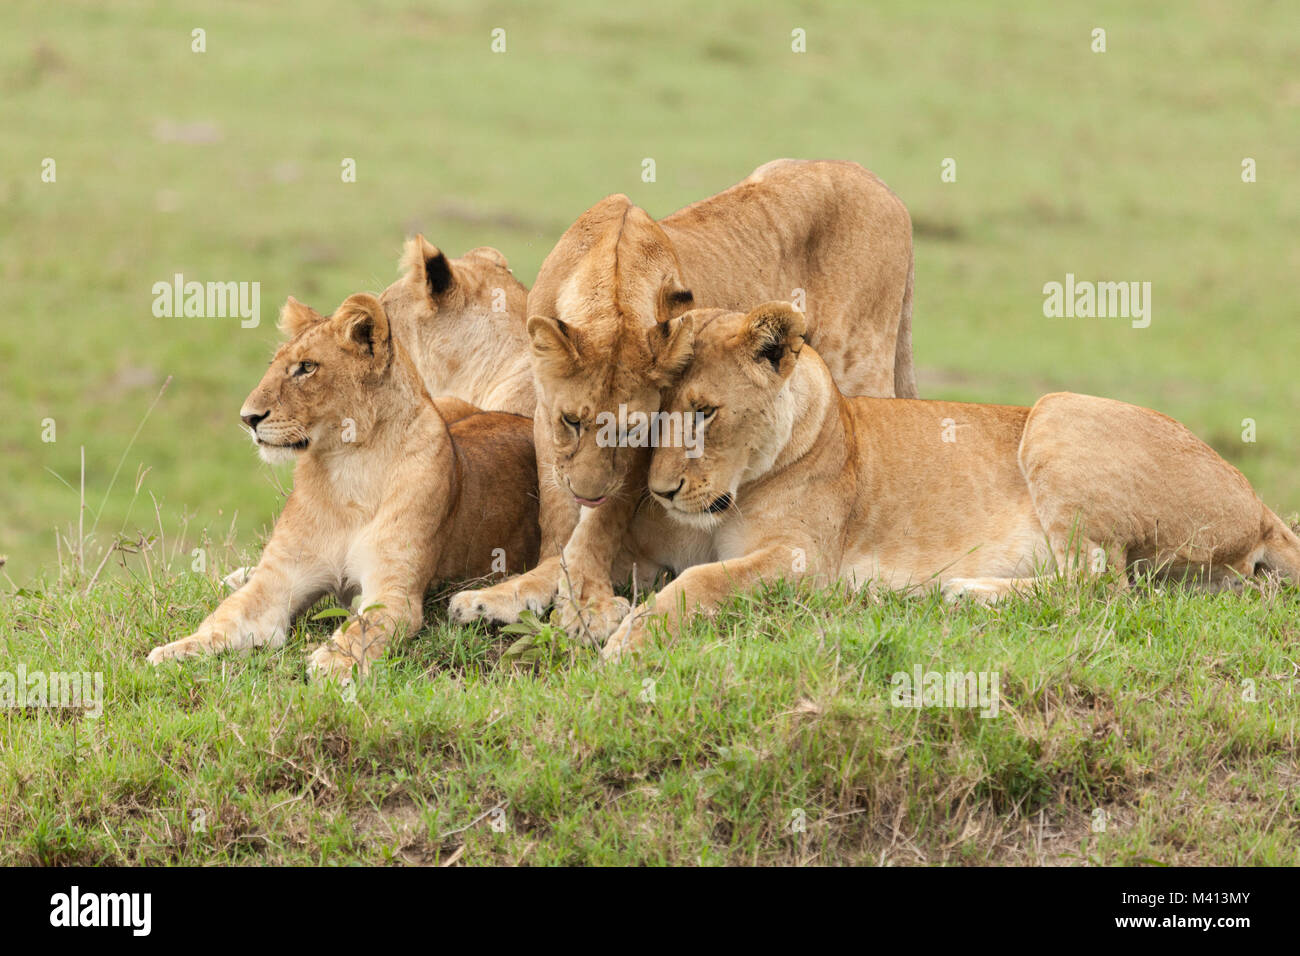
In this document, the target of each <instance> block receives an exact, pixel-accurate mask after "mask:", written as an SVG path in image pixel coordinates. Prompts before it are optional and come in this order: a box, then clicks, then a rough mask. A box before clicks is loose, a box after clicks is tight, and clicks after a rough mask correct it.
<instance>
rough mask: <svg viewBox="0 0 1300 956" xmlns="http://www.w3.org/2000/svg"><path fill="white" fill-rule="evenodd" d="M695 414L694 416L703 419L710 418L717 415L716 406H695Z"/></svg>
mask: <svg viewBox="0 0 1300 956" xmlns="http://www.w3.org/2000/svg"><path fill="white" fill-rule="evenodd" d="M695 414H696V415H702V416H703V417H704V418H712V417H713V416H714V415H716V414H718V406H717V405H697V406H695Z"/></svg>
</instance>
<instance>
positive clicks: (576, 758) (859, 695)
mask: <svg viewBox="0 0 1300 956" xmlns="http://www.w3.org/2000/svg"><path fill="white" fill-rule="evenodd" d="M127 567H128V568H129V569H130V571H131V574H130V575H127V576H123V577H119V579H116V580H114V581H112V582H110V583H108V584H98V585H96V588H95V589H94V590H93V591H92V592H91V593H89V594H88V595H85V596H74V595H75V589H74V588H72V587H70V586H69V582H67V581H65V582H64V584H63V585H62V586H59V585H58V584H57V582H55V583H54V584H53V585H52V586H50V587H48V588H44V589H40V590H37V591H34V592H33V593H30V594H25V595H23V596H19V597H16V598H14V599H13V601H12V603H10V604H7V605H6V606H5V607H4V608H3V609H0V633H2V634H4V635H5V637H4V638H3V640H4V643H5V645H6V646H5V651H6V657H7V658H10V659H21V660H23V661H24V663H25V665H26V667H27V669H28V671H29V672H32V671H35V670H48V671H52V670H57V669H60V668H62V667H66V666H67V662H68V661H69V660H75V661H77V662H78V663H77V666H78V668H80V669H85V670H91V671H96V670H102V672H103V674H104V680H105V684H106V686H107V693H106V699H105V701H104V714H103V716H102V717H101V718H99V719H97V720H96V719H91V718H87V717H82V716H80V715H76V714H75V713H74V712H71V711H61V710H48V709H38V708H30V707H29V708H27V709H25V710H17V711H8V712H6V713H3V714H2V715H0V807H3V808H4V809H3V815H2V816H0V864H4V863H11V864H12V863H44V864H74V863H75V864H104V863H114V864H123V863H262V862H271V863H345V862H366V863H387V862H398V863H412V864H434V863H440V862H446V861H448V860H451V859H453V858H458V859H459V860H460V861H461V862H463V863H466V864H492V863H498V864H499V863H516V862H520V861H526V862H529V863H535V864H543V863H569V864H573V863H674V864H694V863H711V864H765V863H817V864H845V863H851V864H867V863H871V864H881V863H888V864H899V865H901V864H915V863H922V862H924V863H952V864H988V863H1022V864H1029V863H1048V864H1081V863H1093V864H1133V863H1147V862H1158V863H1167V864H1188V863H1198V864H1243V863H1256V864H1294V863H1297V862H1300V851H1297V849H1296V848H1297V846H1300V839H1298V838H1300V826H1298V825H1297V822H1296V821H1297V820H1298V819H1300V791H1297V789H1296V786H1295V782H1296V776H1297V772H1296V771H1297V768H1296V763H1295V753H1296V749H1295V748H1296V730H1297V718H1298V717H1300V696H1297V695H1296V694H1295V693H1294V686H1295V665H1294V663H1293V660H1294V658H1295V649H1296V644H1297V634H1298V628H1297V625H1296V619H1297V611H1298V610H1300V600H1298V599H1297V596H1296V595H1295V593H1294V592H1290V593H1287V592H1279V591H1278V589H1277V588H1276V587H1273V586H1270V585H1267V584H1266V585H1265V586H1264V587H1262V588H1253V589H1251V590H1249V591H1248V592H1247V593H1245V594H1241V595H1220V596H1213V597H1211V596H1204V595H1188V594H1185V593H1182V592H1180V591H1170V592H1167V593H1151V592H1149V591H1147V590H1146V589H1143V588H1138V589H1135V590H1132V591H1130V592H1127V593H1113V592H1111V591H1110V590H1109V589H1108V587H1107V586H1106V585H1105V584H1098V585H1095V586H1093V587H1091V588H1087V589H1077V588H1071V587H1065V586H1062V585H1052V586H1048V587H1046V588H1045V589H1044V591H1043V592H1042V593H1041V594H1038V595H1035V596H1033V597H1031V598H1028V599H1026V600H1023V601H1015V602H1012V603H1009V604H1007V605H1005V606H1003V607H1001V608H998V609H986V608H981V607H975V606H964V607H959V608H957V609H952V608H948V607H945V606H944V605H943V604H942V603H941V602H940V601H938V600H937V599H934V598H924V599H923V598H915V597H913V598H905V597H898V596H890V597H888V598H886V599H884V600H882V601H873V600H872V599H869V598H865V597H861V596H849V595H845V594H842V593H820V594H817V593H807V592H795V591H794V590H793V589H791V588H788V587H773V588H769V589H767V590H766V591H765V592H762V593H756V594H752V595H742V596H738V597H737V598H736V599H735V600H734V601H733V602H732V604H731V605H730V606H729V607H728V608H727V609H726V610H725V611H724V613H722V615H721V616H720V617H719V618H718V619H717V620H716V622H714V624H713V625H707V624H704V623H700V624H698V625H696V626H695V627H693V628H692V629H691V630H690V632H689V633H688V634H685V635H683V636H682V637H681V639H680V640H678V641H677V642H675V643H674V644H673V645H672V646H670V647H668V648H656V649H654V650H652V651H650V652H648V653H647V654H645V655H644V656H643V657H641V658H639V659H637V660H634V661H632V662H629V663H625V664H620V665H616V666H611V667H602V666H600V665H599V663H598V660H597V657H596V654H595V652H594V651H591V650H586V649H568V650H561V652H560V653H557V654H555V655H554V656H553V658H552V659H550V660H548V661H544V662H543V663H542V664H541V665H540V666H538V667H536V668H531V669H526V670H520V669H518V668H514V667H511V666H509V665H505V664H500V663H498V658H499V657H500V655H501V652H502V650H503V649H504V647H505V646H506V644H507V642H508V638H504V637H494V636H493V635H491V634H489V633H487V632H486V631H484V630H482V629H478V628H460V627H449V626H448V625H447V623H446V618H445V605H444V604H441V603H439V601H437V600H433V601H431V602H430V612H431V617H432V619H433V623H432V624H431V625H430V626H428V627H427V628H426V629H425V631H424V632H423V633H422V634H421V635H420V636H419V638H418V639H417V640H415V641H413V642H408V643H406V644H405V645H403V646H402V647H401V648H400V649H398V650H397V651H395V652H394V653H392V654H390V656H389V657H388V659H386V660H385V661H384V662H382V663H381V664H380V665H379V666H378V668H377V671H376V673H375V675H374V676H373V678H372V679H370V680H367V681H366V682H364V683H363V684H362V685H361V687H360V688H359V689H354V693H341V692H340V691H339V690H338V688H337V687H336V686H335V685H309V684H307V683H306V680H305V669H304V655H305V650H306V648H307V646H309V644H310V643H311V642H313V641H319V640H321V639H323V638H324V637H325V636H327V633H328V632H327V628H328V626H329V624H328V622H314V623H308V624H306V625H304V626H300V627H299V628H298V629H297V630H296V631H295V633H294V635H293V636H292V638H291V639H290V642H289V644H288V645H287V646H286V647H285V648H282V649H280V650H278V651H274V652H265V653H254V654H252V655H250V656H246V657H227V658H208V659H206V660H202V661H199V662H196V663H191V664H188V665H186V666H185V667H183V668H181V667H177V666H173V665H169V666H164V667H162V668H160V669H158V670H154V669H152V668H149V667H148V666H147V665H144V664H143V663H142V657H143V654H144V652H145V651H146V650H148V649H149V647H150V646H152V645H153V644H155V643H159V642H162V641H164V640H167V639H169V638H172V637H175V636H177V635H180V634H183V633H186V632H188V631H189V630H190V629H191V628H192V627H193V626H194V625H196V624H197V623H198V621H199V620H200V619H201V618H202V617H203V615H204V614H205V613H206V611H207V610H208V608H209V607H210V606H211V605H212V603H213V602H214V601H216V600H217V599H218V598H219V596H220V594H219V587H218V585H217V584H216V583H215V582H214V581H213V579H211V578H207V577H203V576H199V575H194V574H190V573H182V574H177V575H171V574H166V573H163V572H162V571H161V570H160V569H158V568H154V569H153V575H154V579H153V581H152V583H151V581H150V579H149V577H148V576H147V574H146V573H145V570H144V568H143V564H142V561H141V559H140V558H130V559H127ZM918 665H919V666H920V667H921V668H922V669H923V670H927V671H929V670H937V671H946V670H962V671H967V670H969V671H985V672H989V671H996V672H998V674H999V675H1000V686H1001V700H1000V707H999V711H998V715H997V716H996V717H991V718H982V717H980V716H978V715H977V712H976V711H974V710H968V709H954V708H946V709H945V708H921V709H915V708H900V707H896V706H893V703H892V693H891V685H890V680H891V675H892V674H894V673H895V672H899V671H904V672H908V673H910V672H912V670H913V668H914V667H916V666H918ZM650 682H653V683H650ZM1251 698H1253V699H1251ZM497 807H501V808H502V810H501V813H500V814H499V815H495V816H494V815H493V812H492V811H493V810H494V808H497ZM797 814H802V819H803V820H804V821H805V824H806V826H805V829H804V830H803V831H802V832H795V831H793V830H792V829H791V824H792V821H794V820H795V819H796V818H797ZM1100 814H1104V815H1105V820H1106V826H1105V829H1104V831H1103V832H1096V831H1094V829H1093V823H1094V820H1096V819H1100ZM494 819H497V820H499V821H500V829H497V828H494V827H493V821H494ZM196 821H197V822H201V823H202V826H201V827H196V826H195V824H196Z"/></svg>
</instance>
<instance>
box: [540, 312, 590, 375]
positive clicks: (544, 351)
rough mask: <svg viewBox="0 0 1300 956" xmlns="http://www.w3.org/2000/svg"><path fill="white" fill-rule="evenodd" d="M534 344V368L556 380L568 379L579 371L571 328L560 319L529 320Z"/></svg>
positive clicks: (541, 317)
mask: <svg viewBox="0 0 1300 956" xmlns="http://www.w3.org/2000/svg"><path fill="white" fill-rule="evenodd" d="M528 337H529V338H530V339H531V340H532V343H533V367H534V368H535V369H537V370H538V371H544V372H545V373H546V374H548V375H551V376H553V377H555V378H568V377H569V376H570V375H572V374H573V373H574V372H576V371H577V370H578V348H577V345H576V344H575V343H574V341H573V338H572V333H571V332H570V330H569V327H568V326H567V325H565V324H564V323H563V322H562V321H561V320H559V319H553V318H550V317H549V316H545V315H534V316H533V317H532V318H530V319H529V320H528Z"/></svg>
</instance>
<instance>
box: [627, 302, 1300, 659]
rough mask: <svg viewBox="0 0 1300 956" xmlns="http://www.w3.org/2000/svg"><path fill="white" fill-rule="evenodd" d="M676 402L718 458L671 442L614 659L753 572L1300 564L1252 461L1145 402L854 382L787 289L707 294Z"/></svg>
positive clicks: (1037, 571) (1191, 571) (970, 573)
mask: <svg viewBox="0 0 1300 956" xmlns="http://www.w3.org/2000/svg"><path fill="white" fill-rule="evenodd" d="M693 318H694V320H695V329H696V333H695V348H694V351H693V355H692V357H691V360H690V365H689V367H688V368H687V369H686V371H685V373H684V374H683V375H682V376H681V378H680V379H679V380H678V382H677V383H676V384H675V385H674V386H673V387H672V388H671V389H670V391H669V392H668V394H667V395H666V397H665V403H664V404H665V407H666V408H667V409H669V410H670V411H672V412H677V413H679V414H682V415H691V416H698V418H697V421H698V422H699V425H700V428H701V429H702V433H701V439H702V440H701V441H700V443H699V447H700V448H701V449H702V454H700V455H698V456H696V457H691V456H689V455H687V454H686V453H685V450H684V449H682V448H668V447H661V448H657V449H655V451H654V454H653V461H652V463H651V466H650V472H649V476H648V487H649V491H650V494H651V495H652V496H653V498H654V502H649V501H647V502H645V503H644V504H643V507H641V509H640V510H639V511H638V513H637V520H636V521H635V522H633V525H632V529H631V533H630V535H629V536H628V537H627V538H626V539H625V540H624V542H623V544H622V548H621V552H620V556H619V561H618V562H617V565H616V566H617V567H618V568H619V569H621V570H626V569H628V568H631V567H633V566H635V568H636V569H637V577H638V578H639V579H640V580H641V582H642V584H643V585H647V584H650V583H651V582H652V581H653V580H654V577H655V576H656V574H658V573H659V572H662V571H680V572H681V573H680V574H679V575H678V576H677V577H676V578H675V579H674V580H673V581H672V582H670V583H669V584H668V585H667V586H665V587H664V588H663V589H662V590H661V591H659V592H658V593H657V594H655V595H654V597H653V600H652V601H648V602H647V603H646V604H644V605H643V606H642V607H640V608H638V609H637V610H636V611H634V612H632V613H630V614H629V615H628V616H627V617H626V618H625V619H624V621H623V622H622V624H621V625H620V626H619V628H618V630H617V631H616V632H615V633H614V634H613V635H612V636H611V637H610V639H609V641H608V643H607V644H606V646H605V650H604V652H603V653H604V656H605V657H606V658H612V657H617V656H619V655H620V654H623V653H625V652H627V651H629V650H634V649H635V648H636V647H637V646H638V645H640V644H642V643H643V642H644V641H645V640H646V637H647V627H648V625H649V624H650V622H651V621H652V620H656V619H657V620H659V621H660V622H662V624H663V625H664V627H665V628H666V629H667V630H668V631H675V630H676V629H677V628H679V627H680V626H681V624H682V623H683V621H685V620H687V619H689V618H690V617H691V616H693V615H696V614H699V613H707V612H709V611H711V610H712V609H714V608H715V607H716V606H717V605H718V604H719V603H721V602H722V601H724V600H725V599H726V598H727V596H728V595H730V594H732V593H733V592H735V591H737V590H743V589H746V588H749V587H752V586H753V585H754V584H756V583H757V582H759V581H772V580H776V579H781V578H785V579H792V580H793V579H799V578H808V579H811V580H812V581H813V582H815V583H817V584H819V585H824V584H827V583H829V582H832V581H835V580H837V579H838V580H845V581H848V582H850V583H851V584H852V585H855V586H859V587H862V586H867V585H871V586H875V587H881V588H889V589H911V588H935V587H938V588H940V589H941V590H942V591H943V593H944V595H945V596H946V597H948V598H950V599H954V598H957V597H960V596H963V595H968V596H971V597H973V598H975V599H977V600H984V601H996V600H998V599H999V598H1002V597H1004V596H1006V595H1009V594H1014V593H1017V592H1022V591H1025V590H1028V589H1029V588H1031V587H1032V586H1033V585H1034V583H1035V582H1036V581H1038V580H1039V579H1040V577H1041V576H1042V575H1044V574H1052V573H1056V572H1065V573H1070V574H1080V573H1081V574H1093V573H1098V572H1101V571H1105V570H1107V569H1111V570H1113V571H1115V572H1117V573H1118V575H1119V582H1120V584H1121V585H1124V584H1126V583H1127V580H1128V574H1129V573H1130V572H1132V571H1135V570H1137V569H1143V568H1145V569H1149V570H1150V571H1151V572H1152V573H1154V574H1155V575H1157V576H1160V577H1164V578H1172V579H1175V580H1180V581H1181V580H1187V581H1191V582H1200V583H1203V584H1206V585H1208V586H1211V587H1215V588H1217V587H1224V586H1235V585H1238V584H1239V583H1240V582H1241V581H1242V580H1243V579H1245V578H1246V577H1249V576H1250V575H1252V574H1255V573H1256V572H1259V571H1261V570H1271V571H1275V572H1278V573H1280V574H1281V575H1283V576H1284V577H1287V578H1289V579H1290V580H1291V581H1293V582H1295V581H1300V539H1298V538H1297V537H1296V535H1295V534H1294V533H1293V532H1292V530H1291V529H1290V528H1289V527H1287V525H1286V524H1285V523H1284V522H1283V521H1282V520H1281V519H1279V518H1278V516H1277V515H1276V514H1274V513H1273V511H1271V510H1270V509H1269V508H1268V506H1267V505H1265V504H1264V503H1263V502H1262V501H1260V499H1259V496H1258V495H1257V494H1256V493H1255V492H1254V490H1253V489H1252V488H1251V486H1250V483H1249V482H1248V481H1247V480H1246V478H1245V477H1244V476H1243V475H1242V474H1241V472H1239V471H1238V470H1237V469H1235V468H1233V467H1232V466H1231V465H1229V464H1228V463H1227V462H1226V461H1224V460H1223V459H1222V458H1220V457H1219V456H1218V455H1217V454H1215V452H1214V451H1213V450H1212V449H1211V448H1210V447H1209V446H1208V445H1206V444H1205V443H1204V442H1202V441H1200V439H1198V438H1197V437H1196V436H1195V435H1193V434H1192V433H1191V432H1190V431H1188V430H1187V429H1186V428H1185V427H1183V426H1182V425H1180V424H1179V423H1178V422H1176V421H1174V420H1173V419H1172V418H1168V417H1166V416H1165V415H1161V414H1160V413H1159V412H1154V411H1151V410H1149V409H1146V408H1140V407H1138V406H1135V405H1128V404H1125V403H1124V402H1118V401H1113V400H1111V399H1105V398H1093V397H1091V396H1087V395H1075V394H1070V393H1064V392H1058V393H1055V394H1051V395H1045V396H1044V397H1042V398H1040V399H1039V400H1038V402H1037V404H1035V405H1034V406H1033V407H1032V408H1019V407H1012V406H1006V405H973V404H965V403H960V402H937V401H916V400H907V401H905V400H894V399H879V398H865V397H858V398H848V397H845V396H844V395H843V394H842V392H841V391H840V390H839V389H837V388H836V385H835V382H834V380H833V378H832V376H831V373H830V369H829V368H828V367H827V366H826V363H825V362H823V361H822V359H821V356H820V354H819V353H818V352H817V351H815V350H814V349H813V348H812V347H811V346H810V345H809V344H808V342H807V323H806V320H805V318H804V317H803V316H802V315H800V314H799V313H798V312H796V311H794V310H793V309H792V308H791V307H790V306H789V304H787V303H781V302H772V303H768V304H766V305H763V306H760V307H758V308H756V309H753V310H752V311H750V312H748V313H740V312H728V311H725V310H707V311H701V312H696V313H695V314H694V316H693Z"/></svg>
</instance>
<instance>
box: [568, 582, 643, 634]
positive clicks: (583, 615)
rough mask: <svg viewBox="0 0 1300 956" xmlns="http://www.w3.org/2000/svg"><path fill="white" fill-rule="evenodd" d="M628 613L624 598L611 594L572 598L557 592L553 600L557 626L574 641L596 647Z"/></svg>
mask: <svg viewBox="0 0 1300 956" xmlns="http://www.w3.org/2000/svg"><path fill="white" fill-rule="evenodd" d="M631 609H632V605H631V602H629V601H628V600H627V598H624V597H619V596H618V595H617V594H614V593H613V591H607V592H606V593H604V594H594V595H592V596H590V597H582V598H575V597H573V595H572V594H569V593H567V592H566V589H561V593H560V594H559V595H557V596H556V598H555V610H556V613H557V614H558V619H559V622H560V626H561V627H563V628H564V630H565V631H566V632H568V634H569V636H570V637H572V638H573V639H574V640H577V641H583V642H585V643H588V644H592V645H594V646H596V647H599V646H600V645H601V644H602V643H603V642H604V641H605V638H607V637H608V636H609V635H610V634H612V633H613V632H614V631H615V630H617V629H618V627H619V625H620V624H622V623H623V619H624V618H626V617H627V616H628V612H629V611H631Z"/></svg>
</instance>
